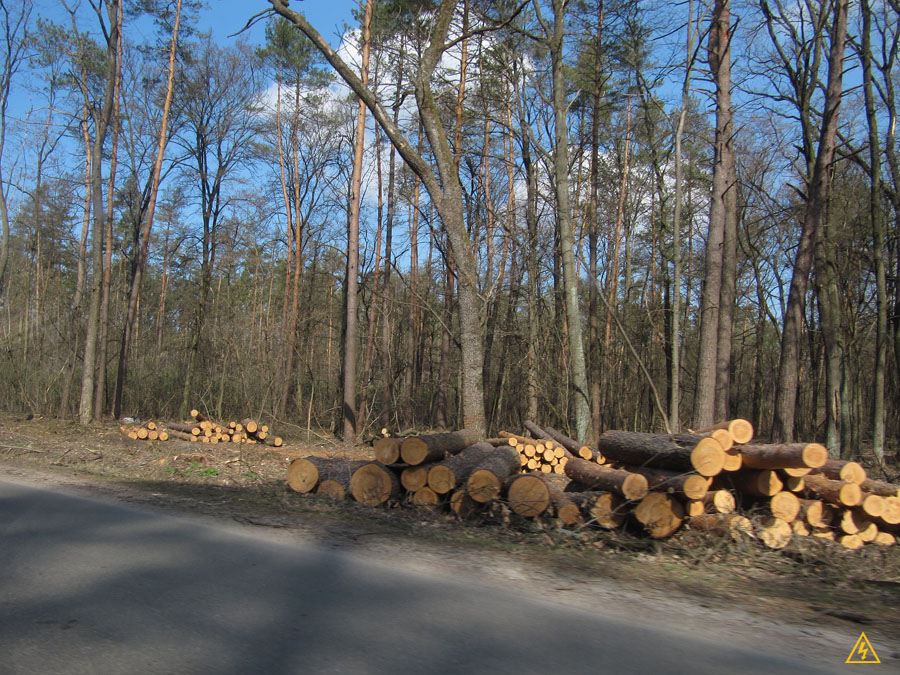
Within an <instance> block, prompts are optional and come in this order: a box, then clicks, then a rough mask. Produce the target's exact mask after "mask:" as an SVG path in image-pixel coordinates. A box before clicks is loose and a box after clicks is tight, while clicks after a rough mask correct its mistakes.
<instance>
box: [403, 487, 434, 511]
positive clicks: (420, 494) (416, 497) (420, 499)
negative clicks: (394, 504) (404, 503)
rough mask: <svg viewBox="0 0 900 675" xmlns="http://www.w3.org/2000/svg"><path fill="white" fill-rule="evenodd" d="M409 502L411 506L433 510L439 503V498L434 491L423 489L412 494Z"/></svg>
mask: <svg viewBox="0 0 900 675" xmlns="http://www.w3.org/2000/svg"><path fill="white" fill-rule="evenodd" d="M410 501H412V503H413V505H415V506H418V507H420V508H426V509H434V508H435V507H436V506H437V505H438V504H440V503H441V498H440V497H439V496H438V494H437V493H436V492H435V491H434V490H432V489H430V488H427V487H423V488H422V489H421V490H418V491H417V492H413V495H412V499H411V500H410Z"/></svg>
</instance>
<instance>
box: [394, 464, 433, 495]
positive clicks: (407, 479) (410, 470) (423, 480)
mask: <svg viewBox="0 0 900 675" xmlns="http://www.w3.org/2000/svg"><path fill="white" fill-rule="evenodd" d="M400 484H401V485H402V486H403V487H404V488H406V490H407V491H408V492H418V491H419V490H421V489H422V488H424V487H425V486H427V485H428V467H427V466H408V467H406V468H405V469H403V471H401V472H400Z"/></svg>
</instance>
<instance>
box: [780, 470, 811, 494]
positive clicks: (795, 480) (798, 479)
mask: <svg viewBox="0 0 900 675" xmlns="http://www.w3.org/2000/svg"><path fill="white" fill-rule="evenodd" d="M780 478H781V482H782V483H784V489H785V490H787V491H788V492H803V488H804V487H805V486H806V477H805V476H788V475H787V474H784V475H783V476H780Z"/></svg>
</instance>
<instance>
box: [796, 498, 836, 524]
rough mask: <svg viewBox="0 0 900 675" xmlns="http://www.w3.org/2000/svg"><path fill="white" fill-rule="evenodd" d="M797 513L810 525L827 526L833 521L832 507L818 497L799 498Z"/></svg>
mask: <svg viewBox="0 0 900 675" xmlns="http://www.w3.org/2000/svg"><path fill="white" fill-rule="evenodd" d="M799 515H800V517H802V518H803V520H805V521H806V522H807V523H809V525H810V527H818V528H821V527H829V526H830V525H831V523H832V522H833V521H834V509H833V508H832V507H831V505H830V504H826V503H824V502H821V501H819V500H818V499H801V500H800V513H799Z"/></svg>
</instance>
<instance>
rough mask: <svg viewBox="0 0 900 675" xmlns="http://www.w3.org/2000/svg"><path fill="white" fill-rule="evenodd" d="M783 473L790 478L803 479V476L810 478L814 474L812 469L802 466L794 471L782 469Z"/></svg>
mask: <svg viewBox="0 0 900 675" xmlns="http://www.w3.org/2000/svg"><path fill="white" fill-rule="evenodd" d="M781 473H783V474H785V475H787V476H790V477H791V478H803V476H808V475H809V474H810V473H812V469H810V468H809V467H808V466H801V467H797V468H794V469H781Z"/></svg>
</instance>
